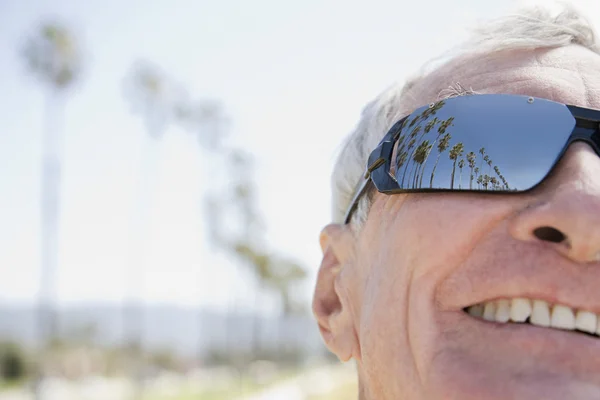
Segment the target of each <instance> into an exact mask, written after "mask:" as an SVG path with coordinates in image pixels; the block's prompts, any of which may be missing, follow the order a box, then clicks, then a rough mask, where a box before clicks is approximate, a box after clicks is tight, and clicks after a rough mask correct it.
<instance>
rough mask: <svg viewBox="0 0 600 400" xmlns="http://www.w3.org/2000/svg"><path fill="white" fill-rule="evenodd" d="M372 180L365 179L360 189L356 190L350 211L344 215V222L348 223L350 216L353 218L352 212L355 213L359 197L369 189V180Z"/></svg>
mask: <svg viewBox="0 0 600 400" xmlns="http://www.w3.org/2000/svg"><path fill="white" fill-rule="evenodd" d="M370 181H371V178H366V179H365V180H364V181H363V183H362V184H361V186H360V188H359V189H358V191H357V192H356V194H355V195H354V197H353V198H352V202H351V203H350V207H349V208H348V211H347V212H346V216H345V217H344V224H348V223H349V222H350V218H352V214H353V213H354V211H356V208H357V207H358V202H359V199H360V198H361V197H362V195H364V194H365V192H366V191H367V188H368V187H369V182H370Z"/></svg>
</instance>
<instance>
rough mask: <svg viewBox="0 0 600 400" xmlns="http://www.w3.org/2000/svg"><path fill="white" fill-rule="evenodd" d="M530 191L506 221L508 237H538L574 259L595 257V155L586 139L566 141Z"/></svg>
mask: <svg viewBox="0 0 600 400" xmlns="http://www.w3.org/2000/svg"><path fill="white" fill-rule="evenodd" d="M531 194H532V198H531V202H530V203H529V204H528V205H527V206H526V207H525V208H524V209H522V210H520V211H519V212H518V213H517V214H515V216H514V217H512V219H511V221H510V225H509V229H510V233H511V235H512V236H513V237H514V238H516V239H518V240H523V241H532V242H543V243H545V244H546V245H547V246H548V247H550V248H552V249H554V250H555V251H557V252H559V253H560V254H562V255H563V256H565V257H567V258H569V259H571V260H573V261H575V262H577V263H591V262H600V158H599V157H598V155H597V154H596V152H595V151H594V150H593V149H592V148H591V147H590V146H589V145H587V144H585V143H583V142H575V143H573V144H571V145H570V146H569V148H568V149H567V151H566V152H565V154H564V156H563V157H562V159H561V160H560V162H559V163H558V165H557V166H556V168H555V169H554V170H553V171H552V174H551V175H550V176H549V177H547V178H546V180H545V181H544V182H543V183H542V184H541V185H540V186H538V187H537V188H536V189H534V190H533V191H532V193H531Z"/></svg>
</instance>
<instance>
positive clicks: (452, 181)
mask: <svg viewBox="0 0 600 400" xmlns="http://www.w3.org/2000/svg"><path fill="white" fill-rule="evenodd" d="M457 159H458V158H455V159H454V164H452V180H451V181H450V189H454V172H455V171H456V160H457Z"/></svg>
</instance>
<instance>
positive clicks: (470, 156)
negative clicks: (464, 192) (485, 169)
mask: <svg viewBox="0 0 600 400" xmlns="http://www.w3.org/2000/svg"><path fill="white" fill-rule="evenodd" d="M475 157H477V156H476V155H475V153H473V152H472V151H470V152H469V153H468V154H467V162H468V163H469V168H470V169H471V177H470V178H469V189H473V169H474V168H475Z"/></svg>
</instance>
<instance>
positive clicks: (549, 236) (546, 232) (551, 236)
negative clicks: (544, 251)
mask: <svg viewBox="0 0 600 400" xmlns="http://www.w3.org/2000/svg"><path fill="white" fill-rule="evenodd" d="M533 234H534V235H535V237H537V238H538V239H540V240H544V241H546V242H553V243H560V242H562V241H563V240H565V239H566V238H567V237H566V236H565V234H564V233H562V232H561V231H559V230H558V229H555V228H552V227H551V226H542V227H541V228H537V229H536V230H534V231H533Z"/></svg>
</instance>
